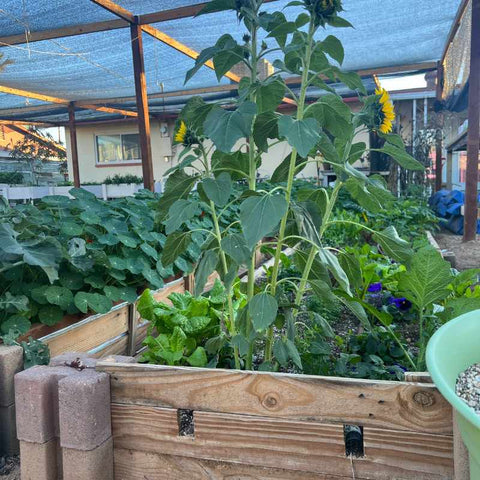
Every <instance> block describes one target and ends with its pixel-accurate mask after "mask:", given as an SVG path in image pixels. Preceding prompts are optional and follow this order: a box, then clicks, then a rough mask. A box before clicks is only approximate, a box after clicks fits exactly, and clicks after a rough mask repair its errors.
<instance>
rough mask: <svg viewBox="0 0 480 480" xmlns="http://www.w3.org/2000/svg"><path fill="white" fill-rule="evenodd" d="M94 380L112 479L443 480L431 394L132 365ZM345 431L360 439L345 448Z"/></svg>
mask: <svg viewBox="0 0 480 480" xmlns="http://www.w3.org/2000/svg"><path fill="white" fill-rule="evenodd" d="M97 370H100V371H103V372H107V373H109V374H110V376H111V408H112V434H113V444H114V464H115V478H116V479H118V480H121V479H122V480H123V479H131V480H137V479H138V480H144V479H145V478H148V479H149V480H164V479H165V480H166V479H169V480H176V479H183V478H185V477H186V476H190V477H192V478H195V479H211V478H215V479H217V478H218V479H220V478H221V479H225V478H255V479H292V478H293V479H296V480H297V479H298V480H300V479H302V480H303V479H305V480H306V479H312V478H318V479H327V478H329V479H331V478H339V479H340V478H349V479H351V478H357V479H367V478H369V479H392V478H402V479H452V478H454V477H453V471H454V462H453V425H452V411H451V407H450V406H449V404H448V403H447V402H446V400H445V399H444V398H443V397H442V396H441V395H440V393H439V392H438V391H437V389H436V388H435V387H434V386H433V385H432V384H428V383H408V382H387V381H368V380H352V379H343V378H335V377H317V376H305V375H289V374H280V373H262V372H245V371H235V370H210V369H198V368H186V367H165V366H156V365H140V364H112V363H100V364H98V365H97ZM179 419H180V420H179ZM346 425H355V426H359V427H360V429H361V430H362V431H363V438H362V437H361V438H360V440H358V439H357V441H356V442H353V444H352V443H351V442H349V439H348V438H347V442H346V437H345V435H344V427H345V426H346ZM362 450H363V452H362ZM356 455H358V456H356Z"/></svg>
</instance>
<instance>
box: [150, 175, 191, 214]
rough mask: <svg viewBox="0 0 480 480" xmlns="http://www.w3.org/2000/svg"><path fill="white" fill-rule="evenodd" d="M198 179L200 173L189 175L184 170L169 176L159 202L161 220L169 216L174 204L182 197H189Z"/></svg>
mask: <svg viewBox="0 0 480 480" xmlns="http://www.w3.org/2000/svg"><path fill="white" fill-rule="evenodd" d="M197 180H198V175H188V174H186V173H185V172H184V171H183V170H177V171H176V172H174V173H172V174H171V175H170V176H169V177H168V179H167V181H166V183H165V192H164V194H163V195H162V197H161V199H160V202H159V203H158V214H159V218H160V220H163V219H164V218H165V217H166V216H167V214H168V211H169V209H170V207H171V205H172V204H174V203H175V202H176V201H177V200H179V199H181V198H187V197H188V194H189V193H190V192H191V190H192V188H193V186H194V185H195V183H196V182H197Z"/></svg>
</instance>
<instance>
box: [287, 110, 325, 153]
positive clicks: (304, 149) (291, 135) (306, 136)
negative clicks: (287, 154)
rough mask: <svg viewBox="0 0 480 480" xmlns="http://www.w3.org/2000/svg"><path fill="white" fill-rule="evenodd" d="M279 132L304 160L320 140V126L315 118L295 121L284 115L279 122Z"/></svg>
mask: <svg viewBox="0 0 480 480" xmlns="http://www.w3.org/2000/svg"><path fill="white" fill-rule="evenodd" d="M278 132H279V134H280V136H282V137H285V138H286V139H287V142H288V143H289V144H290V146H292V147H293V148H295V149H296V150H297V151H298V153H299V154H300V156H301V157H304V158H306V157H307V156H308V154H309V153H310V151H311V150H312V149H313V148H314V147H315V145H316V144H317V143H318V142H319V140H320V125H319V123H318V121H317V120H316V119H314V118H306V119H304V120H295V119H294V118H292V117H291V116H289V115H284V116H283V117H280V119H279V120H278Z"/></svg>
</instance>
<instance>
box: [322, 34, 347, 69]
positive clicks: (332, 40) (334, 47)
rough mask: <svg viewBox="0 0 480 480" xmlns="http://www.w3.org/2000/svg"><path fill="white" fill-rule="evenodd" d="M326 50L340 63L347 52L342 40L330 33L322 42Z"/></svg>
mask: <svg viewBox="0 0 480 480" xmlns="http://www.w3.org/2000/svg"><path fill="white" fill-rule="evenodd" d="M321 45H322V49H323V51H324V52H326V53H328V55H330V56H331V57H332V58H333V59H334V60H336V61H337V62H338V63H339V64H340V65H341V64H342V63H343V58H344V56H345V52H344V50H343V46H342V42H341V41H340V40H339V39H338V38H337V37H334V36H333V35H328V37H326V38H325V40H323V41H322V43H321Z"/></svg>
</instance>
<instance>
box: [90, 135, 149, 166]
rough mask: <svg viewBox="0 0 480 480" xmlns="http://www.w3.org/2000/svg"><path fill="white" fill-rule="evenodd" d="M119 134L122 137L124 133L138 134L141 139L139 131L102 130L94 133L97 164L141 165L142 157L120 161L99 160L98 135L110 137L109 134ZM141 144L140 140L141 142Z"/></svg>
mask: <svg viewBox="0 0 480 480" xmlns="http://www.w3.org/2000/svg"><path fill="white" fill-rule="evenodd" d="M115 135H119V136H120V137H122V135H138V136H139V140H140V134H139V132H135V131H132V132H102V133H94V135H93V145H94V148H95V165H98V166H101V167H105V166H116V165H128V164H138V165H141V163H142V159H141V158H134V159H131V160H121V161H119V162H99V161H98V142H97V139H98V137H108V136H115ZM139 145H140V142H139Z"/></svg>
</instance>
